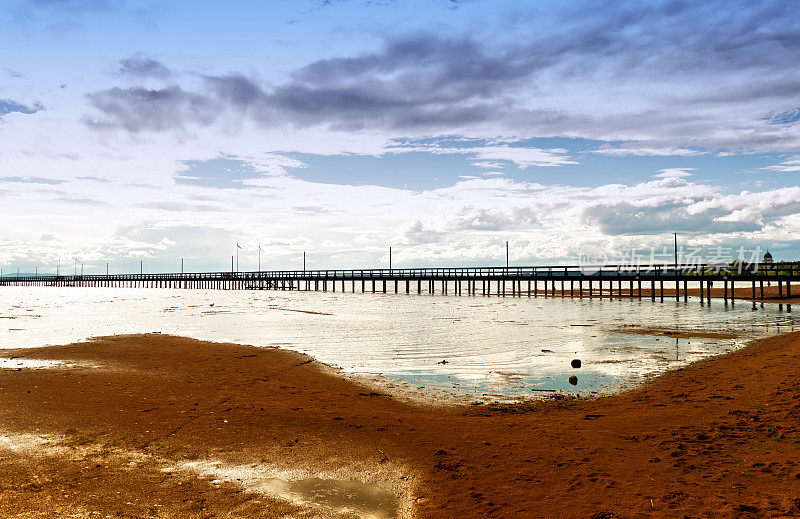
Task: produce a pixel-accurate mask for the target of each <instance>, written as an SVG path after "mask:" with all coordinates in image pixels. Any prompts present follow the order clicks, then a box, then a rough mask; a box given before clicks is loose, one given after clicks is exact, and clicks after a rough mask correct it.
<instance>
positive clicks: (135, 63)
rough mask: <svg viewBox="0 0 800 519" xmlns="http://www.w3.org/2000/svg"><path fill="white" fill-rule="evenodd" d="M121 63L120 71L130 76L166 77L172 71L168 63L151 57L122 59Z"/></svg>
mask: <svg viewBox="0 0 800 519" xmlns="http://www.w3.org/2000/svg"><path fill="white" fill-rule="evenodd" d="M119 64H120V68H119V71H120V73H121V74H126V75H129V76H135V77H154V78H159V79H164V78H166V77H168V76H169V75H170V73H171V72H170V70H169V68H168V67H167V66H166V65H164V64H163V63H161V62H160V61H156V60H154V59H150V58H142V57H133V58H127V59H122V60H120V61H119Z"/></svg>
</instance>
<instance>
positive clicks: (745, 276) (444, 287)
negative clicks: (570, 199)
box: [0, 263, 800, 302]
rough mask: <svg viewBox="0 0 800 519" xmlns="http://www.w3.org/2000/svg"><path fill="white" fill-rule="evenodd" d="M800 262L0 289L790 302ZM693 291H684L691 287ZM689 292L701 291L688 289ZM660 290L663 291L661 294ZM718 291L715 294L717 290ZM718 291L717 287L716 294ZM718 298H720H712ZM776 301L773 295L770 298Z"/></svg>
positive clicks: (109, 277) (256, 274)
mask: <svg viewBox="0 0 800 519" xmlns="http://www.w3.org/2000/svg"><path fill="white" fill-rule="evenodd" d="M798 280H800V263H779V264H750V265H748V264H741V265H739V267H738V268H732V267H728V268H725V267H719V266H715V265H702V264H701V265H696V264H695V265H677V266H676V265H674V264H672V265H646V266H645V265H643V266H636V267H631V266H622V265H603V266H592V267H586V266H542V267H451V268H412V269H354V270H283V271H276V270H272V271H252V272H194V273H164V274H104V275H102V274H101V275H73V276H54V275H36V276H26V275H22V276H5V277H3V278H0V286H11V285H17V286H59V287H64V286H70V287H72V286H74V287H146V288H181V289H220V290H304V291H322V292H327V291H332V292H336V291H342V292H372V293H387V292H393V293H406V294H410V293H416V294H423V293H425V294H453V295H484V296H489V295H500V296H517V297H520V296H522V297H530V296H545V297H547V296H563V297H580V298H583V297H606V298H639V299H642V298H650V299H653V300H655V299H656V298H658V299H660V300H664V298H665V297H674V298H675V299H677V300H680V298H681V297H683V298H684V300H687V299H688V297H689V292H690V290H693V291H695V292H697V294H698V295H699V296H700V301H701V302H703V301H704V300H707V301H710V300H711V297H712V288H713V286H714V283H717V285H716V286H717V287H720V286H721V287H722V293H721V297H722V298H723V299H724V300H725V301H726V302H727V301H728V299H731V301H733V299H734V288H737V289H738V290H739V294H738V295H737V296H736V297H739V298H742V295H741V290H742V288H745V289H747V288H749V290H747V294H746V296H744V297H748V298H749V299H753V300H755V299H765V294H764V284H765V283H767V284H775V285H777V289H778V296H777V299H784V298H789V297H792V284H791V283H792V281H798ZM690 283H691V284H692V285H693V287H692V289H690V287H689V284H690ZM694 287H699V291H698V288H694ZM665 290H666V291H668V294H666V295H665ZM715 290H717V289H715ZM717 292H718V290H717ZM717 297H719V296H717ZM770 299H774V297H770Z"/></svg>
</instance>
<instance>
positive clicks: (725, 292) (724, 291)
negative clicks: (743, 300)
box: [722, 279, 728, 305]
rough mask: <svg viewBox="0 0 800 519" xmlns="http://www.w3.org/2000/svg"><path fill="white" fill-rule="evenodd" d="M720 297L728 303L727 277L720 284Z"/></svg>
mask: <svg viewBox="0 0 800 519" xmlns="http://www.w3.org/2000/svg"><path fill="white" fill-rule="evenodd" d="M722 299H723V300H724V301H725V304H726V305H727V304H728V280H727V279H725V281H724V282H723V284H722Z"/></svg>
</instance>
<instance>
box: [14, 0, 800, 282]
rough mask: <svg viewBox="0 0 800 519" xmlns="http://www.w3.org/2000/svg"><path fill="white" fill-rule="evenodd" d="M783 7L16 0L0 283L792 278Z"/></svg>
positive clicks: (794, 234)
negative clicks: (652, 271) (349, 274)
mask: <svg viewBox="0 0 800 519" xmlns="http://www.w3.org/2000/svg"><path fill="white" fill-rule="evenodd" d="M795 11H796V8H795V7H794V4H793V3H792V2H786V1H783V0H781V1H774V2H770V1H764V2H752V1H746V2H745V1H735V0H726V1H724V2H718V1H713V0H709V1H704V2H684V1H663V2H643V1H635V2H625V1H617V2H596V1H572V2H549V1H525V0H513V1H504V0H424V1H422V0H420V1H416V0H408V1H399V0H338V1H337V0H296V1H292V2H284V1H269V0H268V1H263V0H262V1H257V0H250V1H245V0H230V1H226V2H218V1H203V0H192V1H188V0H186V1H184V0H169V1H166V0H163V1H159V0H140V1H133V0H4V1H3V2H2V4H0V222H1V223H0V268H3V271H4V273H8V272H15V271H16V269H18V268H19V269H21V271H23V272H32V271H34V269H36V268H38V269H39V272H55V271H56V269H57V268H58V269H60V271H61V272H64V271H66V272H72V271H74V269H75V268H76V267H75V266H76V265H80V264H83V265H84V269H85V272H86V273H104V272H105V271H106V268H108V269H109V271H110V272H112V273H114V272H137V271H138V270H139V268H140V265H141V266H142V268H143V269H144V271H145V272H167V271H177V270H179V269H180V265H181V260H183V261H184V264H185V269H186V270H187V271H218V270H229V269H230V268H231V265H230V263H231V256H232V255H234V254H236V251H237V250H238V251H239V268H240V270H255V269H257V268H258V262H259V256H260V261H261V268H263V269H279V270H289V269H297V268H302V261H303V252H304V251H305V252H306V257H307V267H308V268H315V269H316V268H319V269H324V268H339V269H341V268H363V267H382V266H387V265H388V251H389V247H392V250H393V256H392V260H393V266H395V267H403V266H407V267H413V266H423V265H430V266H434V265H435V266H459V265H464V266H467V265H500V264H504V263H505V253H506V245H505V244H506V241H508V242H509V251H510V261H511V264H512V265H514V264H516V265H544V264H575V263H577V262H578V261H579V260H580V258H581V257H582V255H584V254H585V252H586V251H587V250H589V251H599V252H600V253H601V254H602V256H603V257H604V258H606V259H607V260H608V261H610V262H614V261H622V260H623V259H624V258H629V257H632V255H643V256H645V257H649V258H650V259H654V260H655V261H671V245H672V240H673V233H676V232H677V233H678V239H679V243H680V247H681V248H682V254H685V255H686V256H687V257H688V256H690V255H693V256H694V257H699V258H700V259H702V260H714V259H719V258H721V257H723V256H726V255H730V256H732V257H735V256H736V255H737V251H739V254H741V253H742V252H741V251H747V252H746V254H755V253H756V252H755V251H763V250H765V249H769V250H770V251H771V252H772V253H773V255H774V256H775V258H776V260H800V183H799V182H798V180H800V68H798V67H797V63H800V18H799V17H797V16H796V12H795ZM237 243H238V244H239V246H240V247H241V249H237V248H236V247H237ZM259 247H260V249H261V252H260V254H259ZM664 247H669V251H670V254H667V253H666V252H665V249H664ZM654 251H656V252H654ZM746 259H750V256H747V257H746Z"/></svg>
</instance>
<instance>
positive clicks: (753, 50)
mask: <svg viewBox="0 0 800 519" xmlns="http://www.w3.org/2000/svg"><path fill="white" fill-rule="evenodd" d="M564 9H566V10H564V11H562V12H560V13H558V16H559V17H560V18H561V20H560V22H561V23H557V24H554V27H557V28H560V32H552V30H551V32H549V33H548V32H544V31H543V30H537V31H535V32H533V33H531V34H523V33H524V31H523V33H520V34H519V36H520V37H519V38H517V39H515V40H513V41H512V42H509V40H508V39H507V40H506V41H504V42H501V41H499V40H495V39H492V38H480V39H479V38H473V37H450V36H444V35H440V34H431V33H424V34H415V35H410V36H404V37H394V38H390V39H388V40H387V41H386V43H385V45H384V46H383V48H381V49H380V50H378V51H374V52H367V53H363V54H361V55H358V56H353V57H342V58H332V59H324V60H319V61H316V62H313V63H310V64H308V65H306V66H303V67H301V68H299V69H298V70H296V71H295V72H294V73H293V74H292V75H291V76H290V80H289V81H287V82H285V83H282V84H278V85H266V84H263V83H260V82H258V81H256V80H253V79H251V78H248V77H246V76H244V75H241V74H230V75H224V76H208V77H206V78H204V88H200V89H197V90H196V91H193V92H189V91H185V90H183V89H182V88H181V87H179V86H172V87H168V88H164V89H161V90H143V89H140V88H139V89H137V88H131V89H120V88H114V89H109V90H105V91H101V92H96V93H94V94H91V96H90V99H91V102H92V104H93V105H94V106H95V108H97V109H98V110H99V112H100V113H101V114H102V118H101V119H99V120H93V124H94V125H95V126H97V127H122V128H125V129H127V130H129V131H134V132H135V131H142V130H153V131H163V130H168V129H170V128H173V127H178V128H180V127H183V126H185V125H187V124H199V125H206V124H210V123H212V122H213V121H214V119H215V118H216V117H218V116H222V115H228V114H230V115H237V116H242V115H244V116H246V117H248V118H250V119H252V120H254V121H256V122H258V123H260V124H262V125H265V126H280V125H287V124H288V125H290V126H310V125H324V126H327V127H330V128H336V129H359V128H389V129H405V130H413V129H418V130H421V131H439V130H445V129H447V130H455V131H458V130H459V129H463V128H466V127H473V126H474V125H478V124H482V123H488V124H492V123H497V124H501V125H504V126H505V127H507V128H515V129H517V130H518V131H521V132H533V133H544V134H549V135H556V134H566V133H570V134H576V133H577V134H582V135H585V136H598V135H599V136H602V135H603V134H604V133H608V132H609V131H617V132H619V131H630V132H636V131H639V130H640V129H641V128H642V124H643V120H647V122H648V125H647V127H648V128H656V129H659V130H653V131H662V132H672V133H674V134H675V135H676V136H677V135H680V136H685V135H686V133H687V131H691V132H692V133H691V134H692V135H694V134H697V135H703V134H704V133H706V134H707V133H709V130H711V129H713V128H714V126H715V125H718V124H719V122H718V121H717V120H712V118H713V117H717V116H714V115H703V116H702V117H697V113H698V112H703V108H704V107H706V106H708V105H709V104H718V105H725V104H726V103H730V104H732V105H733V104H737V103H738V104H741V103H747V102H748V101H752V100H753V99H755V98H768V99H771V100H775V101H781V100H786V101H787V103H789V102H790V101H788V100H789V99H791V98H794V101H795V102H796V96H797V94H798V85H800V74H798V73H797V72H796V71H794V70H792V69H790V68H787V64H788V63H796V62H798V61H800V22H798V17H796V16H794V13H793V11H794V9H793V6H792V5H791V3H789V2H764V3H760V4H758V5H753V4H751V3H750V2H730V1H728V2H703V3H695V2H680V1H671V2H660V3H656V4H650V5H643V4H641V3H639V2H631V3H624V2H623V3H618V4H613V5H612V6H609V5H608V3H597V2H589V3H581V4H572V3H570V4H568V7H566V8H564ZM523 36H524V37H523ZM744 77H746V78H749V79H748V80H747V81H744V80H743V79H742V78H744ZM602 82H606V83H610V84H620V85H627V86H634V87H636V88H637V90H638V91H640V92H642V94H641V95H643V96H647V95H649V94H648V93H649V88H648V87H647V85H653V84H661V85H665V84H673V83H674V84H676V85H678V86H681V85H682V84H683V82H685V83H686V84H687V85H690V86H689V87H687V88H683V89H669V90H667V91H665V92H667V93H668V95H669V96H671V97H670V98H669V99H667V98H663V97H661V98H656V99H654V100H652V101H651V102H653V103H668V104H669V106H670V109H669V110H654V109H653V108H652V106H653V105H652V104H651V108H650V109H649V110H648V111H646V112H640V113H633V112H631V111H630V110H632V109H631V108H630V107H628V106H621V107H620V111H619V112H620V115H619V116H615V117H609V116H605V117H604V118H599V117H596V116H595V114H594V113H591V112H586V111H584V112H576V111H575V110H572V109H570V106H569V105H570V103H569V102H568V100H566V99H565V100H564V103H563V106H564V109H563V110H562V109H558V108H549V109H546V110H545V109H542V108H539V107H537V106H536V95H535V94H536V92H537V90H540V89H542V88H545V86H547V88H549V89H550V90H549V91H548V92H546V93H547V94H550V95H552V94H553V93H554V92H552V89H553V88H554V86H553V85H558V84H564V85H571V84H573V83H577V84H578V85H583V86H584V87H585V88H586V89H589V90H590V89H592V88H593V85H595V84H600V83H602ZM722 84H724V85H725V86H724V88H722V87H720V85H722ZM673 90H674V92H673ZM610 93H613V92H610ZM150 106H152V107H153V108H150ZM789 106H792V105H791V104H789ZM731 109H732V108H731ZM759 119H760V117H759V116H758V115H755V114H754V116H753V122H754V123H757V122H758V121H759ZM752 138H753V139H755V140H757V139H762V138H763V139H766V140H767V141H768V142H773V143H774V142H776V141H775V139H781V138H785V137H781V136H779V135H767V136H757V135H753V136H752Z"/></svg>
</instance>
